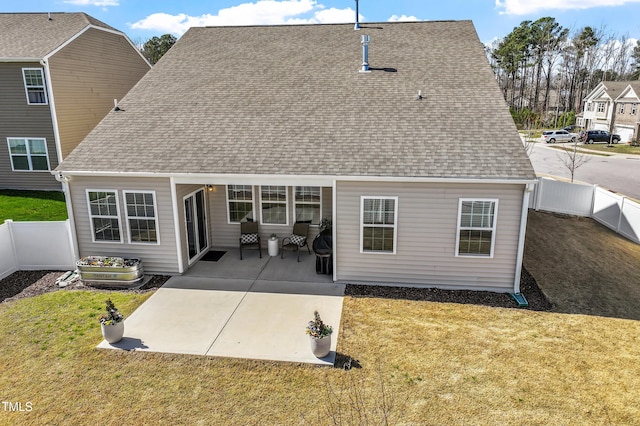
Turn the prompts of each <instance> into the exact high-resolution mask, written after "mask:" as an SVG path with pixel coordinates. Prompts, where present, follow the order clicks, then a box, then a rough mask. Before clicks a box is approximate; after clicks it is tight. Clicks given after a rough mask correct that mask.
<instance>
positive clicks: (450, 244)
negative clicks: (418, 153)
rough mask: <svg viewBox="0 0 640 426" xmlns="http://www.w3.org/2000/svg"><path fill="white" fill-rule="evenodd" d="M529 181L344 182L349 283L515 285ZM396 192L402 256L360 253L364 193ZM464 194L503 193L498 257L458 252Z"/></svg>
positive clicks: (341, 206) (342, 246) (340, 239)
mask: <svg viewBox="0 0 640 426" xmlns="http://www.w3.org/2000/svg"><path fill="white" fill-rule="evenodd" d="M523 189H524V188H523V186H522V185H491V184H475V185H469V184H426V183H425V184H422V183H380V182H338V184H337V213H336V214H337V223H336V224H335V226H336V229H335V231H336V235H337V242H336V243H334V244H336V262H337V266H336V268H337V279H338V280H339V281H343V282H370V283H382V284H385V283H387V284H389V283H390V284H401V283H409V284H415V285H424V286H435V287H442V288H463V287H464V288H476V289H490V290H494V291H509V290H512V289H513V284H514V278H515V262H516V254H517V244H518V236H519V230H520V228H519V227H520V212H521V207H522V197H523ZM361 195H369V196H397V197H398V217H397V226H398V228H397V247H396V250H397V252H396V254H379V253H360V197H361ZM460 198H497V199H498V200H499V202H498V217H497V224H496V225H497V229H496V235H495V238H496V241H495V253H494V257H493V258H469V257H456V255H455V247H456V232H457V220H458V201H459V199H460Z"/></svg>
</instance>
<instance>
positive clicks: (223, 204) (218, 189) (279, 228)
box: [207, 185, 333, 248]
mask: <svg viewBox="0 0 640 426" xmlns="http://www.w3.org/2000/svg"><path fill="white" fill-rule="evenodd" d="M287 190H288V197H289V210H288V212H289V225H288V226H286V225H262V224H261V225H260V237H261V239H262V245H263V246H264V247H266V246H267V239H268V238H269V236H270V235H271V234H272V233H274V234H276V235H278V237H279V238H283V237H286V236H288V235H291V230H292V229H293V222H294V215H293V208H294V207H293V198H292V197H293V186H290V187H288V188H287ZM225 191H226V187H225V185H216V186H214V187H213V188H212V191H207V196H208V206H209V235H210V238H211V245H212V246H213V247H219V248H223V247H227V248H228V247H238V244H239V243H238V238H239V237H240V225H239V224H237V223H231V224H230V223H228V220H227V197H226V193H225ZM258 196H259V186H254V187H253V197H254V209H255V210H254V214H255V216H256V220H259V219H260V211H259V209H260V203H259V200H258V199H257V197H258ZM332 201H333V200H332V195H331V188H329V187H323V188H322V205H321V209H322V210H321V211H322V217H323V218H324V217H328V218H331V212H332ZM317 233H318V227H317V226H311V227H310V228H309V236H308V237H309V239H313V238H314V237H315V236H316V234H317Z"/></svg>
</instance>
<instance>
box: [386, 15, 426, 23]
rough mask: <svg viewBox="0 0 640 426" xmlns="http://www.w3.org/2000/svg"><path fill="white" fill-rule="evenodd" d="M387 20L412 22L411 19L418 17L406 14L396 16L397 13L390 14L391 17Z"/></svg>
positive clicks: (415, 19)
mask: <svg viewBox="0 0 640 426" xmlns="http://www.w3.org/2000/svg"><path fill="white" fill-rule="evenodd" d="M388 21H389V22H407V21H410V22H413V21H419V19H418V18H416V17H415V16H407V15H402V16H398V15H391V17H390V18H389V19H388Z"/></svg>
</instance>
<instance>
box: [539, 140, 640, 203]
mask: <svg viewBox="0 0 640 426" xmlns="http://www.w3.org/2000/svg"><path fill="white" fill-rule="evenodd" d="M562 145H566V146H571V144H557V145H556V146H562ZM564 155H565V154H564V153H563V152H562V151H560V150H558V149H554V148H552V147H551V146H550V145H547V144H545V143H541V142H537V143H535V144H534V147H533V150H532V152H531V155H530V158H531V163H532V164H533V168H534V169H535V171H536V173H538V174H539V175H551V176H554V177H560V178H565V179H570V178H571V174H570V172H569V169H567V167H566V166H564V164H563V163H562V160H561V158H562V156H564ZM589 158H590V159H589V161H588V162H587V163H585V164H583V165H582V166H580V167H579V168H577V169H576V171H575V176H574V181H576V182H582V183H589V184H598V185H600V186H601V187H603V188H607V189H610V190H613V191H615V192H619V193H620V194H622V195H626V196H628V197H631V198H635V199H636V200H640V156H638V155H623V154H618V155H611V156H609V157H604V156H599V155H590V156H589Z"/></svg>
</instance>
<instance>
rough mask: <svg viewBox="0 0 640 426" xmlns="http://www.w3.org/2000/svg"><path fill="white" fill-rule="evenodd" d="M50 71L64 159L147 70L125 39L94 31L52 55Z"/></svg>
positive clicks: (86, 33)
mask: <svg viewBox="0 0 640 426" xmlns="http://www.w3.org/2000/svg"><path fill="white" fill-rule="evenodd" d="M49 67H50V69H51V80H52V84H51V85H52V89H53V96H54V100H55V108H56V115H57V120H58V126H59V132H60V143H61V147H62V156H63V158H64V157H66V156H67V155H68V154H69V153H70V152H71V151H72V150H73V148H75V147H76V145H78V144H79V143H80V142H81V141H82V139H83V138H84V137H85V136H86V135H87V134H88V133H89V132H90V131H91V130H92V129H93V128H94V127H95V126H96V125H97V124H98V123H99V122H100V121H101V120H102V119H103V118H104V116H105V115H106V114H107V113H108V112H109V111H110V110H111V109H112V108H113V106H114V105H113V100H114V99H118V100H120V99H122V98H123V97H124V95H126V94H127V92H128V91H129V90H130V89H131V88H132V87H133V86H134V85H135V84H136V83H137V82H138V80H140V78H142V76H144V75H145V73H146V72H147V71H148V70H149V65H148V64H147V63H146V62H145V61H144V60H143V59H142V57H141V56H140V55H139V54H138V53H137V52H136V50H135V49H134V48H133V47H132V46H131V44H129V42H128V41H127V40H126V39H125V38H124V37H123V36H121V35H118V34H113V33H110V32H107V31H102V30H98V29H89V30H87V31H86V32H85V33H83V34H82V35H81V36H79V37H78V38H76V39H75V40H73V41H72V42H71V43H69V44H68V45H67V46H65V47H64V48H63V49H61V50H60V51H59V52H56V53H55V54H54V55H53V56H52V57H51V58H50V59H49Z"/></svg>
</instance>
